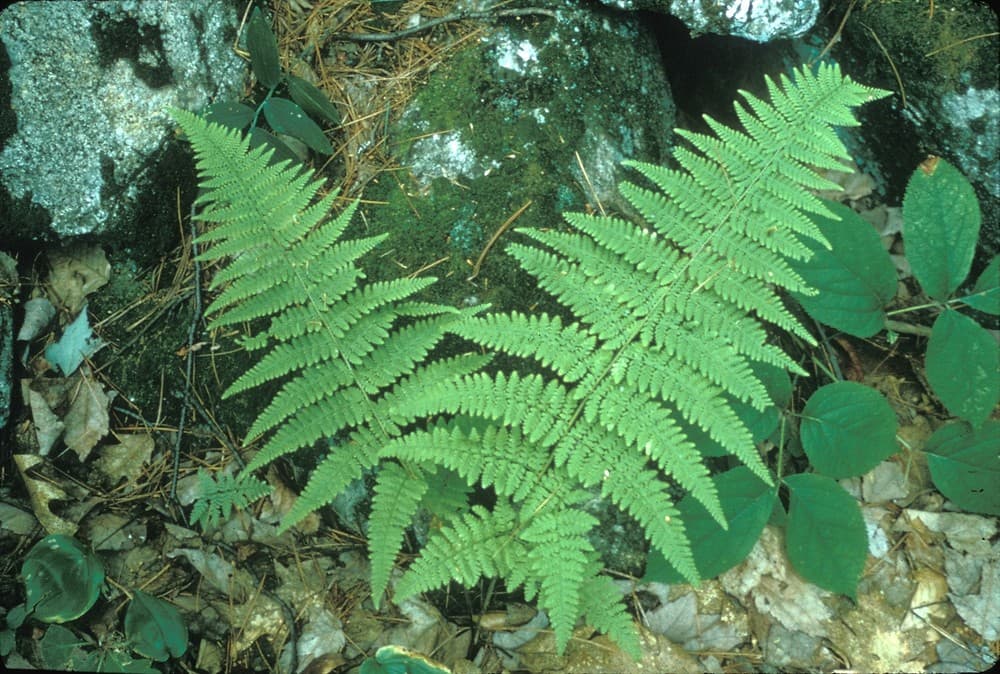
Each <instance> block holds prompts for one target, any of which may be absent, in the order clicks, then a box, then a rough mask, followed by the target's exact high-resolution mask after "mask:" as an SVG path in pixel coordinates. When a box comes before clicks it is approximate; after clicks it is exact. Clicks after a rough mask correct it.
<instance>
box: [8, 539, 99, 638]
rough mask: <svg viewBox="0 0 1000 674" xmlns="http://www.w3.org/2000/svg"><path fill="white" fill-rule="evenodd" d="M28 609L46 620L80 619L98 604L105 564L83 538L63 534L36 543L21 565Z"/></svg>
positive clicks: (38, 617) (64, 620)
mask: <svg viewBox="0 0 1000 674" xmlns="http://www.w3.org/2000/svg"><path fill="white" fill-rule="evenodd" d="M21 577H22V578H23V579H24V588H25V593H26V595H27V597H26V599H25V606H26V608H27V610H28V612H29V613H30V614H31V615H32V616H33V617H35V618H37V619H38V620H41V621H42V622H46V623H64V622H67V621H69V620H75V619H76V618H79V617H80V616H82V615H83V614H84V613H86V612H87V611H88V610H90V607H91V606H93V605H94V602H96V601H97V596H98V594H100V590H101V584H102V583H103V582H104V567H103V566H102V565H101V560H100V559H98V558H97V556H96V555H95V554H94V553H93V552H91V551H90V550H87V549H86V548H84V547H83V545H81V544H80V542H79V541H77V540H76V539H75V538H70V537H69V536H63V535H62V534H53V535H51V536H46V537H45V538H43V539H42V540H40V541H38V542H37V543H35V546H34V547H33V548H31V550H30V551H29V552H28V554H27V556H26V557H25V558H24V564H23V565H22V566H21Z"/></svg>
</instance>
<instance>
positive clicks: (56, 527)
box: [14, 454, 77, 536]
mask: <svg viewBox="0 0 1000 674" xmlns="http://www.w3.org/2000/svg"><path fill="white" fill-rule="evenodd" d="M42 461H43V459H42V458H41V457H40V456H37V455H35V454H15V455H14V465H16V466H17V470H18V471H19V472H20V473H21V481H22V482H23V483H24V488H25V489H26V490H27V492H28V500H29V501H30V502H31V510H32V512H33V513H35V517H37V518H38V522H39V523H40V524H41V525H42V528H43V529H45V531H46V532H47V533H50V534H65V535H66V536H72V535H73V534H75V533H76V530H77V525H76V524H74V523H73V522H70V521H68V520H64V519H63V518H61V517H59V516H58V515H56V514H55V513H53V512H52V510H51V509H50V508H49V504H50V503H51V502H52V501H65V500H67V499H68V498H69V495H68V494H66V492H64V491H63V490H62V489H60V488H59V487H57V486H55V485H54V484H52V483H51V482H49V481H47V480H38V479H35V478H34V477H32V476H31V475H30V473H29V471H30V470H31V469H32V468H33V467H34V466H37V465H38V464H40V463H42Z"/></svg>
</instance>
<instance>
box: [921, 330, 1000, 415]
mask: <svg viewBox="0 0 1000 674" xmlns="http://www.w3.org/2000/svg"><path fill="white" fill-rule="evenodd" d="M998 371H1000V348H998V346H997V340H996V339H995V338H994V337H993V336H992V335H990V333H989V332H987V331H986V330H984V329H983V328H982V327H980V325H979V324H978V323H976V322H975V321H974V320H972V319H971V318H969V317H968V316H963V315H962V314H960V313H958V312H957V311H945V312H944V313H942V314H941V315H940V316H938V317H937V320H936V321H934V326H933V327H932V328H931V338H930V341H929V342H928V343H927V381H928V382H929V383H930V385H931V389H933V391H934V393H935V394H936V395H937V397H938V398H940V400H941V402H942V403H944V406H945V407H947V408H948V411H949V412H951V413H952V414H954V415H955V416H957V417H962V418H963V419H965V420H966V421H968V422H969V423H971V424H972V425H973V426H979V425H980V424H982V423H983V421H984V420H985V419H986V417H988V416H989V415H990V412H992V411H993V408H994V407H995V406H996V404H997V401H998V400H1000V377H997V372H998Z"/></svg>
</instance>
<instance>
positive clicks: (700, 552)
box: [643, 466, 777, 584]
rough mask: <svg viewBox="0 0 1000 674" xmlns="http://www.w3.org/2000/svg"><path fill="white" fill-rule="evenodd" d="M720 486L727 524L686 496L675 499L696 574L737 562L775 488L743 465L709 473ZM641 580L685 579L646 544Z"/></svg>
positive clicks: (764, 519)
mask: <svg viewBox="0 0 1000 674" xmlns="http://www.w3.org/2000/svg"><path fill="white" fill-rule="evenodd" d="M712 480H713V481H714V482H715V485H716V488H717V489H718V492H719V502H720V503H721V504H722V511H723V512H724V513H725V515H726V521H727V522H729V530H728V531H727V530H725V529H723V528H722V527H720V526H719V523H718V522H717V521H716V520H715V518H714V517H712V516H711V515H710V514H709V513H708V511H707V510H705V507H704V506H702V505H701V504H700V503H699V502H698V501H697V500H696V499H694V498H692V497H691V496H686V497H684V498H683V499H681V501H680V503H678V504H677V510H678V511H679V512H680V514H681V521H682V522H684V525H685V528H686V529H687V536H688V540H689V541H690V542H691V553H692V554H693V555H694V562H695V566H696V567H697V568H698V575H700V576H701V577H702V578H714V577H716V576H718V575H719V574H721V573H723V572H725V571H728V570H729V569H731V568H732V567H734V566H736V565H737V564H739V563H740V562H742V561H743V560H744V559H745V558H746V556H747V555H748V554H750V550H751V549H752V548H753V546H754V544H755V543H756V542H757V539H758V538H760V532H761V531H763V530H764V525H765V524H767V519H768V517H770V515H771V510H772V509H773V508H774V500H775V498H776V497H777V490H776V488H774V487H768V486H767V485H766V484H764V482H763V480H761V479H760V478H759V477H757V476H756V475H754V474H753V473H752V472H751V471H750V469H749V468H747V467H746V466H738V467H736V468H733V469H732V470H729V471H726V472H725V473H722V474H721V475H716V476H715V477H713V478H712ZM643 581H644V582H648V581H656V582H660V583H667V584H672V583H684V582H686V580H685V579H684V577H683V576H682V575H681V574H680V573H678V572H677V571H676V570H675V569H674V567H673V566H671V565H670V564H669V563H668V562H667V560H666V559H664V557H663V555H662V554H661V553H660V552H659V551H657V550H655V549H651V550H650V552H649V559H648V561H647V563H646V575H645V576H644V577H643Z"/></svg>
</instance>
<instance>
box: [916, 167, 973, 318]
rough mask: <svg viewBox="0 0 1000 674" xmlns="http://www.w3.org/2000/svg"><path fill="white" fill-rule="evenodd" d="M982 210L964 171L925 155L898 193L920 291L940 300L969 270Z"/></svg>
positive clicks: (951, 290)
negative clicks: (902, 192)
mask: <svg viewBox="0 0 1000 674" xmlns="http://www.w3.org/2000/svg"><path fill="white" fill-rule="evenodd" d="M981 222H982V214H981V213H980V211H979V202H978V201H977V200H976V193H975V191H973V189H972V185H970V184H969V181H968V180H966V178H965V176H963V175H962V174H961V172H959V170H958V169H956V168H955V167H954V166H952V165H951V164H949V163H948V162H946V161H945V160H944V159H937V158H933V159H929V160H928V161H926V162H924V163H923V164H921V165H920V167H919V168H918V169H917V170H916V171H914V172H913V175H912V176H910V182H909V184H907V186H906V194H905V195H904V197H903V223H904V225H903V226H904V229H903V240H904V241H905V243H906V259H907V260H909V262H910V268H911V269H913V275H914V276H915V277H916V278H917V280H918V281H920V285H921V287H923V289H924V292H926V293H927V294H928V295H929V296H931V297H933V298H934V299H936V300H941V301H944V300H946V299H948V297H949V296H950V295H951V294H952V293H953V292H955V289H956V288H958V286H959V285H960V284H961V283H962V281H964V280H965V277H966V276H967V275H968V274H969V266H970V265H971V264H972V256H973V254H974V253H975V252H976V240H977V239H978V238H979V226H980V223H981Z"/></svg>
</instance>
